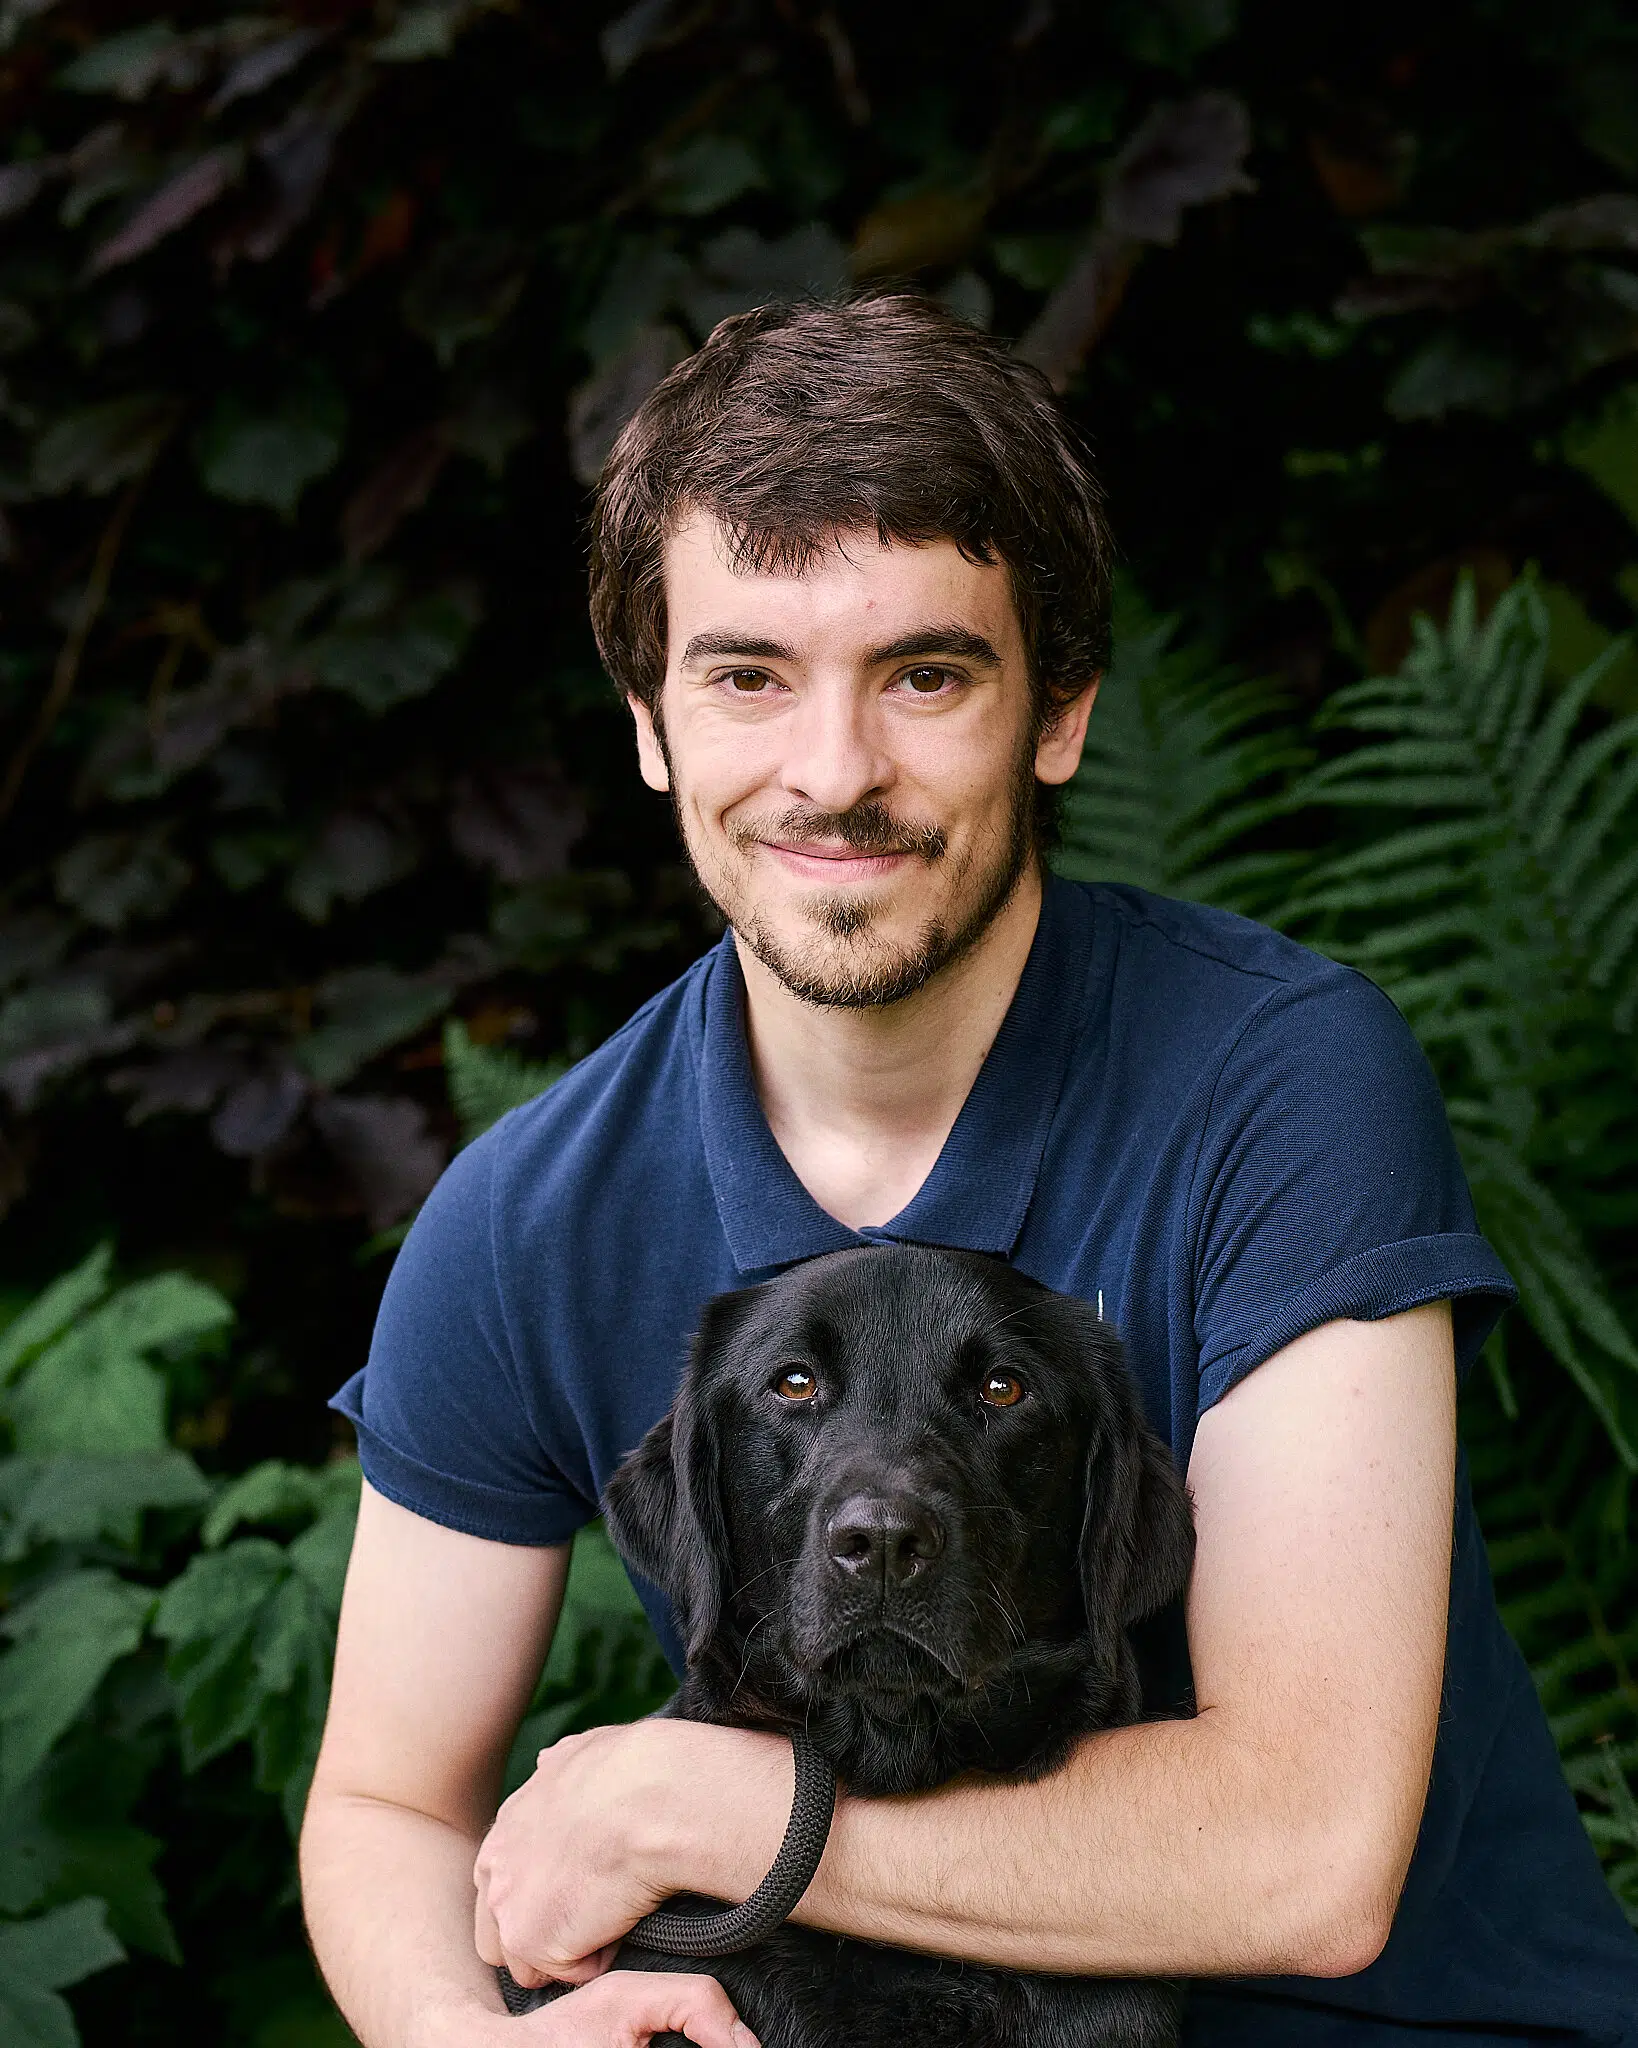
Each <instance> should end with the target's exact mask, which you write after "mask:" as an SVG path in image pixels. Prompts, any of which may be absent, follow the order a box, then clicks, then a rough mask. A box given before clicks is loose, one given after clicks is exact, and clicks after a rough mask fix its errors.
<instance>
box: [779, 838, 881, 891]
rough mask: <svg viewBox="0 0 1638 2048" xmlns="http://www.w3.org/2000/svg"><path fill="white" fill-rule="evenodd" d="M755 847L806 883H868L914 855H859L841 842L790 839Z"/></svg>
mask: <svg viewBox="0 0 1638 2048" xmlns="http://www.w3.org/2000/svg"><path fill="white" fill-rule="evenodd" d="M755 844H756V845H758V846H761V847H763V848H764V849H765V850H766V851H767V852H769V853H771V854H774V855H775V856H776V857H777V858H778V859H779V860H780V861H781V862H782V863H783V864H784V865H785V866H786V867H787V868H789V869H791V870H793V871H794V872H795V873H796V874H799V875H801V876H803V877H804V878H806V879H809V880H820V881H827V882H839V881H869V880H871V879H872V878H874V877H875V876H878V875H890V874H892V873H894V871H895V870H896V869H897V868H898V867H899V866H900V865H901V864H902V863H903V862H905V861H907V860H913V859H914V858H915V856H914V855H913V854H910V853H906V852H905V851H903V849H902V848H900V849H894V850H893V851H891V852H877V853H861V852H860V851H859V849H858V848H857V847H853V846H847V845H845V844H843V843H842V842H841V841H837V842H836V843H835V844H834V845H827V844H824V843H823V842H821V843H819V844H817V845H812V844H809V845H793V844H792V843H791V842H790V841H789V840H783V839H759V840H757V841H756V842H755Z"/></svg>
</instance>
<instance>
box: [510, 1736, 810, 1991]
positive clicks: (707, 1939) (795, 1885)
mask: <svg viewBox="0 0 1638 2048" xmlns="http://www.w3.org/2000/svg"><path fill="white" fill-rule="evenodd" d="M790 1741H791V1750H792V1753H793V1755H794V1757H795V1760H796V1790H795V1794H794V1796H793V1797H792V1799H791V1817H790V1819H789V1820H788V1821H787V1822H786V1823H785V1839H784V1840H783V1841H782V1842H781V1843H780V1845H779V1854H778V1855H777V1856H776V1857H775V1858H774V1860H773V1863H772V1864H771V1866H770V1867H769V1870H768V1874H767V1876H766V1877H765V1878H764V1879H763V1880H762V1882H761V1883H760V1884H759V1885H758V1886H757V1888H756V1890H755V1891H754V1892H752V1894H751V1896H750V1897H749V1898H748V1899H743V1900H741V1902H740V1903H739V1904H738V1905H737V1906H728V1907H725V1908H723V1909H722V1910H720V1911H717V1912H709V1913H689V1912H678V1911H676V1910H675V1909H673V1908H671V1907H665V1906H662V1907H660V1908H659V1909H658V1910H657V1911H655V1912H653V1913H645V1914H644V1915H643V1917H642V1919H641V1920H639V1921H638V1922H637V1925H636V1926H635V1927H634V1928H632V1930H631V1932H630V1933H629V1934H628V1935H627V1936H626V1940H627V1941H629V1942H630V1943H631V1944H632V1945H633V1947H635V1948H647V1949H658V1950H661V1951H663V1952H664V1953H666V1954H668V1955H677V1956H698V1957H706V1956H731V1955H738V1954H739V1952H740V1951H741V1950H742V1949H747V1948H753V1947H755V1945H756V1944H757V1942H759V1941H765V1940H766V1939H767V1937H768V1936H769V1935H770V1934H772V1933H773V1931H774V1929H775V1928H776V1927H782V1926H783V1925H784V1923H785V1922H786V1921H787V1920H788V1919H789V1918H790V1916H791V1913H792V1912H793V1911H794V1909H795V1907H796V1902H797V1900H798V1899H800V1898H801V1896H802V1894H803V1893H804V1892H805V1891H806V1890H807V1888H808V1886H809V1885H810V1884H812V1882H813V1877H814V1872H815V1871H816V1870H817V1869H818V1868H819V1859H820V1858H821V1857H822V1856H823V1855H824V1853H825V1843H826V1842H827V1841H828V1840H829V1838H830V1824H831V1821H832V1819H833V1818H834V1816H835V1812H836V1773H835V1771H834V1770H832V1769H831V1766H830V1760H829V1758H828V1757H826V1756H824V1755H823V1754H822V1753H821V1752H820V1751H819V1750H817V1749H816V1748H815V1747H814V1745H813V1743H812V1741H811V1740H810V1739H809V1737H808V1736H807V1734H806V1733H805V1732H803V1731H802V1730H800V1729H796V1730H793V1731H792V1733H791V1738H790ZM495 1975H496V1977H497V1978H498V1980H499V1982H500V1990H501V1997H502V1998H504V1999H505V2001H506V2009H507V2011H508V2012H510V2013H525V2012H533V2011H534V2010H535V2009H536V2007H538V2006H541V2005H545V2004H546V2003H548V2001H549V2000H551V1999H553V1998H557V1997H561V1995H562V1994H563V1993H564V1992H565V1991H567V1990H570V1989H572V1986H569V1985H566V1984H543V1985H542V1986H541V1987H540V1989H539V1990H538V1991H528V1990H525V1989H524V1987H523V1986H522V1985H521V1984H519V1983H518V1982H517V1981H516V1980H515V1979H514V1977H513V1976H512V1973H511V1971H510V1970H508V1969H507V1968H506V1966H505V1964H504V1963H503V1964H501V1965H500V1967H499V1968H498V1969H497V1970H496V1972H495Z"/></svg>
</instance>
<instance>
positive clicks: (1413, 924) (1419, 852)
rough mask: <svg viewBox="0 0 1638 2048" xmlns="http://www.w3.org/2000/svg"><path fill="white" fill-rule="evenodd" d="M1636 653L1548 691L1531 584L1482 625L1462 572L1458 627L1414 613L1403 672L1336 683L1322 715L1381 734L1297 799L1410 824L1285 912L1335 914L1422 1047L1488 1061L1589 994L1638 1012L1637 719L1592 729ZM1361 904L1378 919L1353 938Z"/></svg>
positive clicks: (1542, 611)
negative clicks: (1614, 673)
mask: <svg viewBox="0 0 1638 2048" xmlns="http://www.w3.org/2000/svg"><path fill="white" fill-rule="evenodd" d="M1624 650H1625V642H1618V643H1616V644H1615V645H1614V646H1613V647H1611V648H1610V649H1608V650H1607V651H1606V652H1605V653H1604V654H1603V655H1601V656H1600V657H1599V659H1598V660H1597V661H1595V662H1593V663H1591V664H1590V665H1589V666H1588V667H1587V668H1586V669H1584V670H1583V671H1582V673H1581V674H1580V675H1578V676H1577V677H1575V678H1574V679H1573V680H1572V681H1571V682H1570V683H1568V684H1567V685H1566V686H1564V687H1563V688H1562V689H1561V690H1559V691H1557V692H1556V693H1554V692H1551V691H1550V690H1549V688H1548V684H1547V661H1548V653H1549V624H1548V615H1547V610H1546V607H1545V605H1544V604H1543V603H1542V601H1541V598H1540V595H1539V594H1538V593H1537V591H1536V590H1535V588H1534V586H1533V585H1531V584H1529V583H1521V584H1518V585H1516V586H1515V587H1514V588H1513V589H1512V590H1510V591H1509V592H1508V593H1507V594H1506V595H1505V596H1504V597H1503V598H1502V599H1501V600H1500V602H1499V603H1498V604H1497V605H1496V608H1495V610H1494V611H1493V612H1492V613H1491V615H1490V617H1489V619H1488V620H1486V621H1483V622H1481V621H1480V619H1479V617H1478V605H1477V600H1476V598H1475V595H1474V589H1473V585H1472V582H1471V580H1467V581H1464V582H1463V584H1462V585H1461V587H1460V588H1459V589H1458V591H1457V594H1456V598H1455V602H1454V604H1453V605H1452V608H1451V613H1450V618H1449V621H1448V623H1447V624H1446V625H1445V626H1444V627H1443V628H1440V627H1437V626H1435V625H1434V624H1433V623H1432V621H1431V620H1429V619H1426V618H1419V619H1418V620H1417V621H1416V626H1415V644H1414V645H1413V647H1412V650H1411V653H1410V655H1409V656H1408V657H1407V659H1406V661H1405V663H1404V665H1403V667H1402V668H1401V669H1400V670H1399V671H1398V673H1397V674H1395V675H1390V676H1376V677H1373V678H1371V679H1370V680H1369V681H1367V682H1363V683H1359V684H1356V685H1355V686H1354V687H1353V688H1351V689H1347V690H1343V691H1341V692H1340V693H1339V694H1338V695H1337V696H1335V697H1334V698H1333V699H1332V700H1331V702H1330V704H1329V705H1328V706H1327V708H1326V711H1325V713H1324V715H1323V717H1322V719H1321V721H1320V723H1321V726H1322V727H1330V728H1332V729H1333V730H1342V731H1348V732H1353V733H1359V734H1371V735H1381V737H1379V738H1374V739H1373V740H1372V742H1371V743H1370V744H1366V745H1361V746H1356V747H1353V748H1351V749H1349V751H1347V752H1346V753H1344V754H1343V755H1342V756H1341V757H1340V758H1339V759H1336V760H1333V761H1330V762H1327V763H1326V764H1325V765H1324V766H1322V767H1319V768H1317V769H1315V770H1314V771H1313V772H1312V774H1310V775H1309V776H1308V777H1307V778H1306V779H1305V781H1304V783H1303V784H1302V786H1301V788H1300V789H1299V791H1298V792H1297V794H1296V801H1297V802H1298V803H1299V804H1303V805H1307V804H1324V805H1327V806H1329V807H1333V808H1344V809H1351V810H1355V811H1360V810H1364V811H1376V812H1384V811H1397V812H1399V813H1401V814H1406V815H1407V822H1405V823H1403V824H1399V825H1397V826H1396V827H1395V828H1394V829H1391V830H1388V831H1385V832H1381V833H1377V834H1374V835H1373V836H1372V837H1371V838H1370V839H1369V841H1368V842H1367V843H1366V844H1364V845H1362V846H1358V847H1355V848H1353V849H1351V850H1350V851H1349V852H1347V853H1345V854H1343V855H1341V856H1339V857H1337V858H1335V859H1332V860H1328V861H1325V862H1323V863H1321V864H1320V865H1319V866H1318V867H1317V868H1316V869H1315V871H1314V873H1313V874H1312V875H1311V876H1310V878H1309V881H1308V885H1307V887H1306V888H1305V889H1304V891H1303V892H1302V894H1301V895H1300V897H1299V898H1297V899H1296V900H1295V901H1293V902H1292V903H1290V904H1288V905H1287V906H1286V915H1287V916H1288V917H1291V918H1301V919H1311V918H1314V917H1321V918H1324V919H1326V920H1328V931H1329V935H1330V937H1331V939H1332V942H1333V950H1334V949H1335V947H1336V946H1337V945H1339V944H1340V945H1344V946H1346V949H1347V951H1348V955H1349V957H1350V958H1351V959H1353V960H1354V961H1356V963H1357V964H1358V965H1360V966H1362V967H1364V968H1366V969H1367V971H1369V972H1371V973H1373V974H1375V975H1376V976H1377V978H1378V979H1382V978H1383V977H1384V976H1387V977H1390V978H1391V980H1392V981H1393V982H1394V983H1396V984H1397V985H1396V986H1395V987H1394V989H1393V993H1394V994H1395V995H1396V996H1397V997H1398V999H1399V1001H1400V1003H1401V1006H1402V1007H1403V1008H1405V1009H1406V1011H1407V1014H1409V1015H1410V1016H1411V1018H1412V1022H1413V1023H1415V1024H1416V1026H1417V1028H1418V1030H1419V1032H1420V1033H1421V1035H1422V1037H1423V1039H1424V1042H1427V1041H1429V1040H1430V1039H1431V1040H1434V1041H1443V1040H1444V1039H1446V1038H1454V1039H1456V1040H1458V1041H1460V1042H1461V1043H1462V1044H1464V1045H1465V1047H1466V1049H1467V1050H1468V1052H1469V1054H1470V1056H1471V1057H1472V1059H1473V1061H1474V1063H1475V1066H1476V1068H1477V1069H1478V1070H1479V1071H1480V1072H1481V1073H1489V1072H1500V1071H1503V1070H1505V1069H1507V1068H1508V1067H1510V1066H1513V1065H1516V1064H1517V1063H1518V1058H1519V1050H1520V1047H1521V1043H1522V1039H1521V1034H1528V1033H1530V1032H1532V1031H1534V1032H1536V1033H1537V1034H1539V1033H1540V1031H1541V1030H1542V1028H1543V1026H1544V1025H1545V1026H1548V1027H1550V1026H1552V1025H1554V1024H1556V1023H1557V1022H1559V1021H1561V1019H1562V1018H1563V1016H1564V1014H1565V1012H1566V1009H1567V1007H1568V1006H1574V1005H1576V1004H1577V1003H1580V1004H1582V1006H1583V1007H1584V1006H1585V1001H1586V999H1587V998H1589V997H1590V998H1592V999H1594V1001H1595V1003H1596V1005H1597V1007H1598V1008H1599V1009H1600V1010H1604V1011H1607V1013H1608V1014H1609V1016H1610V1017H1611V1019H1612V1020H1613V1022H1614V1024H1615V1026H1616V1028H1617V1029H1618V1030H1621V1031H1626V1030H1630V1029H1631V1027H1632V1024H1633V1022H1634V1020H1635V1017H1638V715H1635V716H1632V717H1628V718H1623V719H1618V720H1615V721H1614V722H1613V723H1608V724H1606V725H1604V726H1603V727H1602V729H1601V730H1595V731H1593V732H1591V733H1588V732H1586V731H1585V730H1584V729H1583V728H1584V723H1585V716H1586V713H1587V707H1588V704H1589V701H1590V700H1591V698H1592V696H1593V694H1594V692H1595V691H1596V690H1597V688H1598V685H1599V683H1600V682H1601V681H1602V680H1603V678H1604V676H1605V675H1606V674H1607V672H1608V670H1609V669H1610V667H1611V665H1612V663H1613V662H1614V661H1616V660H1617V659H1619V658H1620V656H1621V654H1622V653H1623V652H1624ZM1361 910H1366V911H1368V912H1369V914H1370V929H1369V932H1368V933H1366V934H1360V935H1356V936H1354V937H1352V938H1351V939H1349V938H1348V937H1347V936H1346V932H1347V929H1348V920H1349V919H1350V918H1351V916H1352V915H1353V914H1354V913H1356V912H1358V911H1361Z"/></svg>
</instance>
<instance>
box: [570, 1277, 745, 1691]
mask: <svg viewBox="0 0 1638 2048" xmlns="http://www.w3.org/2000/svg"><path fill="white" fill-rule="evenodd" d="M760 1292H761V1290H760V1289H759V1288H754V1287H748V1288H743V1289H741V1290H740V1291H739V1292H738V1293H735V1294H719V1295H718V1296H716V1298H715V1299H714V1300H712V1301H709V1302H707V1303H706V1305H705V1309H704V1311H703V1313H702V1314H701V1317H700V1325H699V1330H698V1332H697V1333H696V1335H695V1338H694V1343H693V1349H692V1352H691V1354H690V1357H689V1361H688V1364H687V1367H686V1368H685V1369H684V1373H683V1379H682V1384H681V1386H680V1387H679V1388H678V1390H677V1398H676V1400H675V1401H674V1402H673V1403H672V1407H671V1413H670V1414H669V1415H664V1416H662V1417H661V1418H660V1420H659V1421H658V1422H657V1423H655V1425H654V1427H653V1428H652V1429H651V1430H650V1431H649V1432H648V1434H647V1436H645V1437H644V1438H643V1440H642V1442H641V1443H640V1444H639V1445H638V1446H637V1448H636V1450H634V1451H633V1452H632V1453H631V1455H630V1456H629V1457H628V1458H626V1459H625V1460H624V1461H623V1462H622V1463H621V1465H620V1466H619V1467H618V1469H617V1470H616V1471H615V1473H614V1475H613V1477H612V1478H611V1479H610V1480H609V1483H608V1485H607V1486H606V1487H605V1488H604V1489H603V1513H604V1516H605V1518H606V1521H607V1524H608V1531H609V1535H610V1537H611V1539H612V1540H613V1543H614V1546H615V1548H616V1549H617V1550H618V1551H619V1553H620V1555H621V1556H622V1557H623V1558H624V1559H625V1561H626V1563H627V1564H628V1565H630V1567H631V1569H632V1570H633V1571H634V1572H638V1573H640V1574H641V1575H642V1577H643V1578H645V1579H647V1580H648V1581H649V1582H650V1583H651V1584H652V1585H655V1586H658V1587H659V1589H660V1591H661V1592H662V1593H664V1594H665V1596H666V1598H667V1599H668V1600H669V1601H670V1602H671V1605H672V1607H673V1608H674V1609H675V1611H676V1616H677V1627H678V1632H679V1633H680V1634H681V1636H682V1639H683V1643H684V1646H685V1648H686V1650H687V1653H688V1657H689V1661H690V1662H692V1661H693V1660H694V1658H695V1657H696V1656H697V1655H699V1654H700V1653H701V1652H702V1651H703V1650H704V1649H705V1647H706V1645H707V1644H708V1643H709V1642H710V1641H711V1638H712V1637H713V1636H714V1635H715V1634H716V1632H717V1629H718V1626H719V1624H720V1623H721V1620H722V1610H723V1596H724V1591H725V1588H726V1583H727V1571H728V1528H727V1518H726V1515H725V1513H724V1510H723V1499H722V1475H721V1469H720V1457H719V1446H718V1443H717V1432H716V1427H715V1418H714V1415H713V1412H712V1403H711V1388H710V1370H711V1366H712V1364H713V1362H714V1361H715V1360H716V1358H717V1357H718V1356H719V1354H720V1353H721V1351H722V1350H723V1348H724V1346H725V1345H726V1344H727V1343H728V1341H729V1339H730V1337H731V1336H732V1334H733V1332H734V1331H735V1330H736V1329H737V1328H738V1326H739V1324H740V1322H741V1321H742V1320H743V1318H744V1316H745V1313H746V1311H747V1309H748V1308H749V1307H750V1304H751V1303H752V1301H753V1300H754V1299H755V1298H756V1296H757V1295H758V1294H759V1293H760Z"/></svg>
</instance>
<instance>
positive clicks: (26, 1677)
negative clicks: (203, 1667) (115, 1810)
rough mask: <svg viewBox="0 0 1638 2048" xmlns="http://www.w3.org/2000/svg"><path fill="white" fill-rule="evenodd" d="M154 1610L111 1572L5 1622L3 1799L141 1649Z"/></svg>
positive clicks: (73, 1582) (78, 1582)
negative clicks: (114, 1670) (9, 1643)
mask: <svg viewBox="0 0 1638 2048" xmlns="http://www.w3.org/2000/svg"><path fill="white" fill-rule="evenodd" d="M153 1606H154V1596H153V1595H152V1594H151V1593H149V1592H148V1591H147V1590H146V1589H145V1588H143V1587H141V1586H131V1585H127V1584H126V1582H125V1581H124V1580H123V1579H119V1578H116V1577H115V1576H114V1574H113V1573H112V1572H110V1571H103V1570H95V1571H77V1572H71V1573H70V1574H69V1575H68V1576H67V1577H66V1578H62V1579H58V1580H56V1581H55V1582H54V1583H53V1584H52V1585H50V1586H48V1587H47V1588H46V1589H45V1591H44V1592H43V1593H36V1594H35V1595H34V1596H33V1598H32V1599H29V1600H26V1601H24V1602H23V1604H22V1605H21V1606H20V1607H17V1608H15V1609H14V1610H13V1611H12V1612H11V1614H9V1615H8V1616H7V1617H6V1622H5V1629H6V1633H7V1634H8V1635H9V1636H11V1637H12V1638H13V1642H14V1647H13V1648H12V1649H10V1650H8V1651H7V1652H6V1653H5V1654H4V1655H3V1656H0V1798H4V1797H6V1796H7V1795H8V1794H10V1793H11V1792H13V1791H15V1790H16V1788H17V1787H18V1786H19V1785H20V1784H22V1782H23V1780H24V1779H25V1778H27V1777H28V1776H29V1774H30V1773H31V1772H32V1771H34V1770H37V1769H38V1768H39V1766H40V1765H41V1764H42V1763H43V1762H44V1761H45V1758H46V1755H47V1752H48V1751H49V1750H50V1748H51V1745H52V1744H53V1743H54V1742H55V1741H56V1740H57V1738H58V1736H60V1735H62V1734H64V1733H65V1732H66V1731H67V1730H68V1729H69V1728H70V1727H71V1726H72V1725H73V1723H74V1722H75V1721H76V1720H78V1718H79V1716H80V1714H81V1713H82V1712H83V1711H84V1709H85V1708H86V1707H87V1706H89V1705H90V1703H91V1697H92V1695H93V1694H94V1693H95V1692H96V1689H97V1687H98V1686H99V1685H100V1684H101V1683H102V1681H103V1678H104V1676H105V1675H106V1673H107V1672H108V1670H109V1668H110V1667H111V1666H112V1665H114V1664H116V1663H118V1661H119V1659H120V1658H121V1657H123V1656H126V1655H127V1654H128V1653H129V1652H130V1651H132V1650H134V1649H135V1648H136V1646H137V1644H138V1643H139V1642H140V1641H141V1640H142V1632H143V1629H144V1627H145V1626H146V1625H147V1621H148V1617H149V1615H150V1614H151V1613H152V1612H153Z"/></svg>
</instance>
